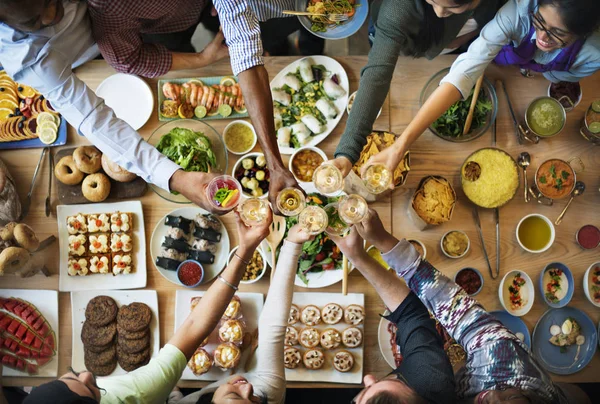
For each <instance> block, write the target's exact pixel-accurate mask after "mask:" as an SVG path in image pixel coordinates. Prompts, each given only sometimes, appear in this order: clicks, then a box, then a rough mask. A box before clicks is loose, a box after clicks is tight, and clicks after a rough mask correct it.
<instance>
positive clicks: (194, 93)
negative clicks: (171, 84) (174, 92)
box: [189, 83, 198, 108]
mask: <svg viewBox="0 0 600 404" xmlns="http://www.w3.org/2000/svg"><path fill="white" fill-rule="evenodd" d="M190 88H191V91H190V101H189V103H190V104H192V107H194V108H195V107H196V106H197V105H198V102H197V101H196V97H197V96H198V86H197V85H196V84H194V83H192V84H191V85H190Z"/></svg>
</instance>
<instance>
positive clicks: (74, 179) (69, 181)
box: [54, 156, 83, 185]
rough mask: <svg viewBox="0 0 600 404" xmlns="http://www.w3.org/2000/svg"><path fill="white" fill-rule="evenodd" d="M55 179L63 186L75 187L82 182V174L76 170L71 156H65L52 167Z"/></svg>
mask: <svg viewBox="0 0 600 404" xmlns="http://www.w3.org/2000/svg"><path fill="white" fill-rule="evenodd" d="M54 175H55V176H56V179H58V180H59V181H60V182H62V183H63V184H65V185H77V184H79V183H80V182H81V180H83V173H82V172H81V171H80V170H79V169H78V168H77V165H76V164H75V161H74V160H73V156H65V157H63V158H61V159H60V160H59V161H58V164H57V165H56V167H54Z"/></svg>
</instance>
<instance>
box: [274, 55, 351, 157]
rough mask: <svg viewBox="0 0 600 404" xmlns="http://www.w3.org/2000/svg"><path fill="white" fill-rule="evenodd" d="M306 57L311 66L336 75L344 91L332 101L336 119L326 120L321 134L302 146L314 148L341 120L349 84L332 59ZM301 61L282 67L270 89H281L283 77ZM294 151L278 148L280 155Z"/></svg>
mask: <svg viewBox="0 0 600 404" xmlns="http://www.w3.org/2000/svg"><path fill="white" fill-rule="evenodd" d="M308 57H309V58H310V59H311V60H312V62H313V63H312V64H313V65H323V66H325V68H326V69H327V70H328V71H329V72H331V74H332V75H333V74H337V75H338V77H339V79H340V86H341V87H342V88H343V89H344V90H345V91H346V94H345V95H344V96H343V97H341V98H338V99H337V100H335V101H332V103H333V105H335V108H336V109H337V110H338V112H339V113H338V115H337V117H336V118H335V119H330V120H328V121H327V125H326V126H325V130H324V131H323V133H321V134H319V135H316V136H312V137H311V138H310V142H308V143H307V144H305V145H304V146H316V145H318V144H319V143H321V142H322V141H323V140H325V138H326V137H327V136H329V134H330V133H331V132H333V129H335V127H336V126H337V124H338V123H339V122H340V119H342V116H343V115H344V111H345V109H346V106H347V105H348V94H349V92H350V83H349V81H348V75H347V74H346V71H345V70H344V68H343V67H342V65H341V64H339V63H338V61H337V60H335V59H332V58H330V57H328V56H320V55H315V56H308ZM302 59H304V58H302ZM302 59H298V60H296V61H295V62H292V63H290V64H289V65H287V66H286V67H284V68H283V70H281V71H280V72H279V73H278V74H277V76H275V78H274V79H273V80H271V83H270V87H271V89H273V88H279V87H281V86H282V85H283V79H284V77H285V75H286V74H288V73H290V72H295V71H296V69H297V68H298V66H299V65H300V61H301V60H302ZM296 150H297V149H294V148H293V147H281V146H279V152H280V153H281V154H293V153H294V152H295V151H296Z"/></svg>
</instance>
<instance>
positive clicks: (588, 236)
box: [575, 224, 600, 250]
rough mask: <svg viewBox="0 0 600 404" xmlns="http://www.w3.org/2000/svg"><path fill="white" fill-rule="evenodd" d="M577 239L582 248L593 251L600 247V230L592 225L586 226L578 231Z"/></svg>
mask: <svg viewBox="0 0 600 404" xmlns="http://www.w3.org/2000/svg"><path fill="white" fill-rule="evenodd" d="M575 239H576V240H577V244H579V246H580V247H581V248H583V249H585V250H593V249H594V248H596V247H598V245H600V230H599V229H598V228H597V227H596V226H594V225H592V224H586V225H585V226H583V227H582V228H581V229H579V230H578V231H577V234H576V235H575Z"/></svg>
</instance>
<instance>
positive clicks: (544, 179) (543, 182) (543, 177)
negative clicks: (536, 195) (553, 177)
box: [540, 175, 547, 184]
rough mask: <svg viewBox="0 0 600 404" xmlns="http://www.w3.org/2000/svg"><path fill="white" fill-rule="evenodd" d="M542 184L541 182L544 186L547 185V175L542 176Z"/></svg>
mask: <svg viewBox="0 0 600 404" xmlns="http://www.w3.org/2000/svg"><path fill="white" fill-rule="evenodd" d="M540 182H541V183H542V184H545V183H546V182H547V181H546V176H545V175H542V176H541V177H540Z"/></svg>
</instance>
